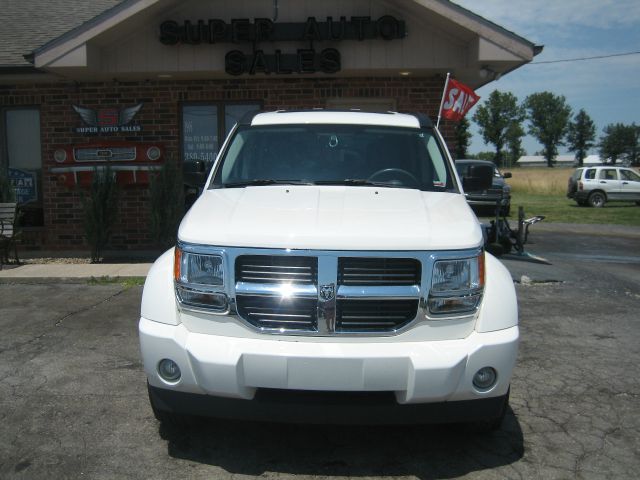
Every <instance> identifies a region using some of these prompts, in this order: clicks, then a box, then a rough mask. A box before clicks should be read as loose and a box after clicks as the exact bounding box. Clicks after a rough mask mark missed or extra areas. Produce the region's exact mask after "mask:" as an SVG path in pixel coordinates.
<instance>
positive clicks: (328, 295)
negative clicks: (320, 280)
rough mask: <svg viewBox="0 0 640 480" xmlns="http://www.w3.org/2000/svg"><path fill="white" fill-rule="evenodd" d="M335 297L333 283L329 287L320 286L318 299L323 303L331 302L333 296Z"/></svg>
mask: <svg viewBox="0 0 640 480" xmlns="http://www.w3.org/2000/svg"><path fill="white" fill-rule="evenodd" d="M334 295H335V287H334V285H333V283H330V284H329V285H320V299H321V300H322V301H324V302H328V301H330V300H333V296H334Z"/></svg>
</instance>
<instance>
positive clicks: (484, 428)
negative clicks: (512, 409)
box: [472, 387, 511, 433]
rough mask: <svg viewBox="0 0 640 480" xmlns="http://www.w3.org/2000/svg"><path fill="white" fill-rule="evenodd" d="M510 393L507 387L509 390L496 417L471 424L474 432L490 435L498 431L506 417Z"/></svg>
mask: <svg viewBox="0 0 640 480" xmlns="http://www.w3.org/2000/svg"><path fill="white" fill-rule="evenodd" d="M510 392H511V387H509V390H507V394H506V395H505V397H504V402H503V403H502V407H501V408H500V412H499V414H498V416H497V417H494V418H488V419H486V420H481V421H479V422H475V423H473V424H472V429H473V431H474V432H478V433H490V432H495V431H496V430H499V429H500V427H501V426H502V422H503V421H504V417H505V416H506V415H507V409H508V407H509V393H510Z"/></svg>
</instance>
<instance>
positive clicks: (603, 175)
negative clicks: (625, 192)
mask: <svg viewBox="0 0 640 480" xmlns="http://www.w3.org/2000/svg"><path fill="white" fill-rule="evenodd" d="M598 178H600V179H601V180H617V179H618V173H617V172H616V170H615V168H603V169H602V170H600V175H599V177H598Z"/></svg>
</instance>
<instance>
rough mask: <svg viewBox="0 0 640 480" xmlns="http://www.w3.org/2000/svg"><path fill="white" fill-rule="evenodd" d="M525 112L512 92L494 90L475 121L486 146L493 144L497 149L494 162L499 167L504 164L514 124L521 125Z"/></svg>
mask: <svg viewBox="0 0 640 480" xmlns="http://www.w3.org/2000/svg"><path fill="white" fill-rule="evenodd" d="M523 119H524V112H523V110H522V108H521V107H520V106H518V99H517V97H516V96H515V95H514V94H512V93H510V92H504V93H502V92H499V91H498V90H494V91H493V92H491V95H489V98H488V99H487V100H486V101H485V102H484V103H483V104H482V105H480V106H478V110H477V111H476V113H475V115H474V116H473V120H474V121H475V122H476V123H477V124H478V126H479V127H480V134H481V135H482V138H483V140H484V143H486V144H490V143H491V144H493V145H494V146H495V149H496V154H495V157H494V161H495V163H496V164H497V165H501V164H502V162H503V156H504V154H503V150H504V148H505V146H506V145H507V142H508V140H507V137H508V132H509V130H510V129H513V128H514V127H513V124H520V123H522V121H523Z"/></svg>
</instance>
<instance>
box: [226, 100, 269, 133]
mask: <svg viewBox="0 0 640 480" xmlns="http://www.w3.org/2000/svg"><path fill="white" fill-rule="evenodd" d="M253 110H260V105H257V104H239V105H225V107H224V129H225V131H224V134H225V138H226V136H227V135H229V132H230V131H231V129H232V128H233V126H234V125H235V124H236V123H238V122H239V121H240V119H241V118H242V117H243V116H244V114H245V113H247V112H251V111H253Z"/></svg>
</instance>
